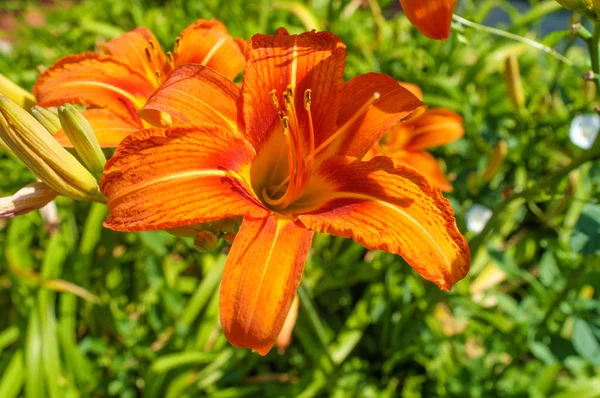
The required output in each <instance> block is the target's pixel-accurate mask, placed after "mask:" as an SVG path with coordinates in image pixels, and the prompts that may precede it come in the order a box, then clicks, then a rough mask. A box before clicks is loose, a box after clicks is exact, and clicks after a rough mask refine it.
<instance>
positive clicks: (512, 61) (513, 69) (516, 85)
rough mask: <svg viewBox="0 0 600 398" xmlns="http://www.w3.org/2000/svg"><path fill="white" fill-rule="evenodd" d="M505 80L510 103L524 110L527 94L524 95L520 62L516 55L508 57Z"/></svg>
mask: <svg viewBox="0 0 600 398" xmlns="http://www.w3.org/2000/svg"><path fill="white" fill-rule="evenodd" d="M504 80H505V82H506V91H507V92H508V98H509V99H510V102H512V103H513V105H514V106H515V107H517V108H522V107H523V105H525V94H523V84H522V83H521V71H520V70H519V61H518V60H517V57H515V56H514V55H509V56H508V57H506V60H505V68H504Z"/></svg>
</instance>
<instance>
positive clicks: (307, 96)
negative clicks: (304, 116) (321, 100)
mask: <svg viewBox="0 0 600 398" xmlns="http://www.w3.org/2000/svg"><path fill="white" fill-rule="evenodd" d="M311 93H312V91H311V89H310V88H309V89H307V90H306V91H304V109H306V110H309V109H310V105H311V103H312V97H311Z"/></svg>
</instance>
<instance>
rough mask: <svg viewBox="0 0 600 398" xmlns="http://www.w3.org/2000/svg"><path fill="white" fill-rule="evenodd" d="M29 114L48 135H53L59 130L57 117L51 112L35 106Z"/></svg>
mask: <svg viewBox="0 0 600 398" xmlns="http://www.w3.org/2000/svg"><path fill="white" fill-rule="evenodd" d="M29 112H31V114H32V115H33V117H34V118H35V120H37V121H38V122H40V124H41V125H42V126H44V128H45V129H46V130H48V132H49V133H50V134H52V135H54V134H55V133H56V132H57V131H58V130H60V120H59V119H58V115H57V114H56V113H54V112H52V111H51V110H49V109H46V108H43V107H41V106H37V105H36V106H34V107H33V108H31V110H30V111H29Z"/></svg>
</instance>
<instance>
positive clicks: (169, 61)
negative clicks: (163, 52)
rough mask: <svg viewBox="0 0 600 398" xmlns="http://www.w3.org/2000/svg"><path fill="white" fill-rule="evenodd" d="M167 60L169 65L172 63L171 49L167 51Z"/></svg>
mask: <svg viewBox="0 0 600 398" xmlns="http://www.w3.org/2000/svg"><path fill="white" fill-rule="evenodd" d="M167 62H168V63H169V65H173V62H174V61H173V53H172V52H171V51H167Z"/></svg>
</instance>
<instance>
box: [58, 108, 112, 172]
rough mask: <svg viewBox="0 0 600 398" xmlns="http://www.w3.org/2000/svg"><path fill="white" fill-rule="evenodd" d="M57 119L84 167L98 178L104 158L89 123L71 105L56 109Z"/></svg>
mask: <svg viewBox="0 0 600 398" xmlns="http://www.w3.org/2000/svg"><path fill="white" fill-rule="evenodd" d="M58 118H59V119H60V124H61V126H62V128H63V130H64V131H65V134H66V135H67V137H69V141H71V143H72V144H73V147H74V148H75V152H77V154H78V155H79V158H80V159H81V161H82V162H83V164H84V165H85V167H87V169H88V170H89V171H91V172H92V174H94V175H97V176H100V175H101V174H102V171H103V170H104V165H105V164H106V157H105V156H104V153H103V152H102V148H100V143H99V142H98V138H96V135H95V134H94V130H92V126H90V123H89V122H88V121H87V120H86V118H85V117H84V116H83V115H82V114H81V113H80V112H79V111H78V110H77V109H75V108H74V107H73V105H71V104H65V105H64V106H61V107H60V108H58Z"/></svg>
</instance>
